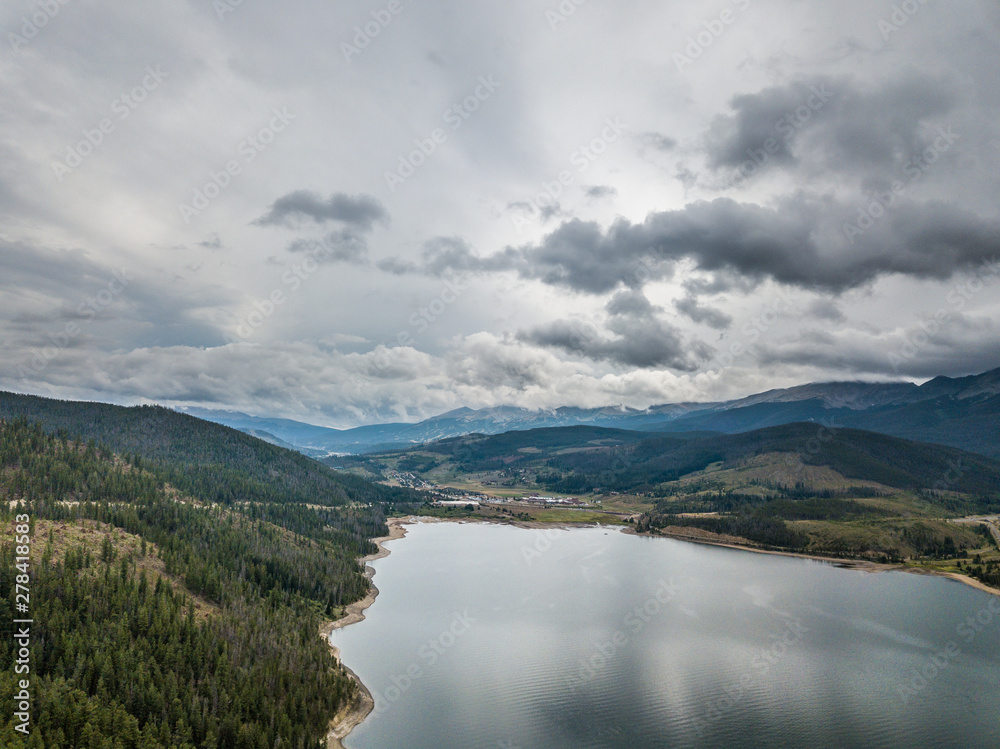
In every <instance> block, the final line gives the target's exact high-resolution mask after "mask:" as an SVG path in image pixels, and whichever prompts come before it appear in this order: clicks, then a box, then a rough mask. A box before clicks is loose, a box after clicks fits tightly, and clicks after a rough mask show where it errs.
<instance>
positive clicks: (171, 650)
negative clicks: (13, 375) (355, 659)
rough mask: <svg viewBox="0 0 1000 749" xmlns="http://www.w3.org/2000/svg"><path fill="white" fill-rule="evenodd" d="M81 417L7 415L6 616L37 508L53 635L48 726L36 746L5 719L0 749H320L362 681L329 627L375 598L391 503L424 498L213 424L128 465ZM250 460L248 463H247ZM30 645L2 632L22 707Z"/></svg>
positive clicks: (48, 633)
mask: <svg viewBox="0 0 1000 749" xmlns="http://www.w3.org/2000/svg"><path fill="white" fill-rule="evenodd" d="M105 408H107V407H105ZM121 411H126V409H122V410H121ZM128 411H131V409H129V410H128ZM170 413H172V412H170ZM149 414H151V415H152V416H153V417H154V419H155V418H157V417H163V418H165V419H166V420H168V421H169V420H171V419H173V416H170V415H169V413H168V414H167V415H164V414H162V413H160V412H159V411H158V410H146V412H145V414H140V415H145V416H148V415H149ZM183 418H184V419H188V418H189V417H183ZM191 421H193V422H195V421H196V420H193V419H192V420H191ZM80 423H82V422H75V423H72V422H71V423H64V424H61V425H59V426H58V428H55V429H54V428H53V424H52V423H51V422H50V423H49V424H48V425H47V426H48V427H49V428H50V429H53V430H54V431H55V432H56V433H50V432H47V431H46V430H45V429H43V428H42V426H41V425H39V424H37V423H30V422H29V421H27V419H24V418H18V419H14V420H9V421H6V422H0V500H2V503H3V504H2V506H0V514H2V516H3V519H4V520H5V524H4V527H5V529H7V530H6V531H5V534H4V537H3V539H2V543H0V611H2V616H3V618H4V622H5V629H6V628H7V627H9V626H10V622H11V621H12V620H13V619H14V618H16V615H15V613H14V590H15V586H14V582H15V576H16V575H17V574H19V572H18V570H17V568H16V566H15V561H16V560H15V556H16V552H15V544H14V543H13V541H14V534H13V528H14V526H15V524H14V518H15V516H16V515H18V514H25V515H28V516H29V518H30V524H31V526H32V553H31V563H30V570H31V574H30V590H31V593H30V596H31V598H30V600H31V604H30V616H31V618H32V619H33V620H34V622H35V624H34V625H33V629H32V632H33V639H32V644H31V674H32V679H33V682H32V689H33V700H32V706H31V719H32V729H33V730H32V732H31V735H30V739H25V738H24V737H23V736H22V735H21V734H19V733H17V732H15V731H14V723H13V719H12V715H11V712H10V711H9V710H8V711H5V713H4V716H3V721H4V723H3V724H2V727H0V745H2V746H3V747H11V748H14V747H53V748H57V749H76V748H79V749H136V748H141V749H148V748H151V747H176V748H177V749H191V748H193V747H209V748H214V749H256V748H258V747H259V748H260V749H264V748H265V747H267V748H269V749H270V748H272V747H290V748H291V747H295V748H299V747H301V748H305V747H309V748H310V749H314V748H315V747H318V746H321V741H322V739H323V738H324V737H325V735H326V731H327V725H328V722H329V720H330V719H331V717H332V716H333V715H334V714H335V713H336V711H337V709H338V708H339V707H340V706H341V705H342V704H343V703H344V702H345V700H348V699H350V698H351V697H352V696H353V691H354V689H355V687H354V685H353V682H352V681H350V680H349V679H348V678H347V677H346V676H345V674H344V672H343V671H342V670H341V669H340V668H339V667H338V666H337V665H336V663H335V661H334V659H333V657H332V656H331V654H330V653H329V651H328V648H327V646H326V644H325V643H324V642H323V641H322V640H321V638H319V637H318V636H317V632H318V628H319V624H320V622H321V621H322V620H324V619H328V618H331V617H332V616H335V615H337V614H338V613H339V610H340V607H342V606H343V605H345V604H347V603H349V602H352V601H354V600H357V599H358V598H360V597H362V596H363V595H364V594H365V592H366V583H365V580H364V578H363V576H362V574H361V571H360V567H359V566H358V564H357V562H356V559H357V557H358V555H361V554H365V553H367V552H369V551H371V550H372V549H373V546H372V544H371V542H370V540H369V539H370V538H371V537H373V536H377V535H380V534H381V533H382V532H384V530H385V524H384V515H383V511H384V507H385V506H386V505H395V504H399V505H405V504H407V503H408V502H411V501H412V500H413V498H414V497H415V496H418V495H416V494H415V493H412V492H407V491H404V490H393V489H388V488H386V487H380V486H375V485H372V484H367V483H366V482H363V481H361V480H358V479H355V478H353V477H342V476H341V475H340V474H337V473H336V472H333V471H331V470H330V469H328V468H326V467H325V466H320V465H319V464H317V463H315V462H313V461H311V460H309V459H307V458H303V457H302V456H297V455H295V454H293V453H287V451H283V450H280V448H273V447H272V446H271V445H266V444H265V443H262V442H259V441H258V440H254V439H253V438H250V437H248V436H246V435H242V434H240V433H238V432H233V430H227V429H225V428H220V429H222V430H223V431H222V432H221V433H220V434H221V437H222V439H223V445H222V446H221V447H220V445H219V444H217V443H214V442H213V438H214V437H215V436H218V435H216V434H215V432H216V428H215V425H206V426H205V427H204V428H202V427H200V424H204V422H200V423H198V424H196V426H197V427H198V428H196V429H191V430H189V431H190V433H191V434H190V437H191V442H190V443H189V444H187V445H185V446H183V447H182V448H178V447H177V446H176V445H171V443H170V440H176V439H178V436H177V435H174V436H172V437H169V438H168V436H166V435H165V434H164V433H163V432H161V433H158V434H157V433H154V432H148V431H142V432H138V431H135V432H132V434H133V438H132V440H131V444H130V440H129V439H126V438H125V437H124V436H122V433H119V434H118V437H117V439H116V440H113V441H114V442H116V447H117V448H118V452H115V451H113V450H112V449H110V448H108V447H106V446H102V445H99V444H98V443H96V442H94V441H88V440H85V439H80V438H79V437H78V436H77V435H74V434H72V433H71V432H70V431H69V430H70V429H71V428H72V427H73V426H75V425H78V424H80ZM126 426H127V425H126ZM107 429H108V432H109V433H113V432H114V427H113V426H109V427H107ZM94 431H95V430H93V429H90V430H87V432H89V433H90V434H93V432H94ZM124 433H125V434H127V433H128V431H127V430H125V431H124ZM147 434H148V435H149V441H150V442H151V443H152V444H153V446H151V445H150V444H147V443H146V441H145V437H144V435H147ZM84 436H87V435H86V434H85V435H84ZM157 444H158V445H159V446H156V445H157ZM124 448H129V449H124ZM227 451H228V454H227ZM234 452H235V453H236V454H237V455H239V454H241V452H245V459H244V460H243V461H241V460H229V459H228V458H229V455H231V454H232V453H234ZM282 453H286V454H282ZM174 455H176V456H177V457H176V459H174V458H173V456H174ZM260 455H263V456H264V459H263V462H261V461H262V459H261V458H260V457H259V456H260ZM268 459H269V460H270V463H268V462H266V461H267V460H268ZM216 461H218V462H216ZM191 468H198V469H199V470H193V471H192V470H190V469H191ZM216 471H217V472H218V474H219V476H218V478H219V480H218V482H217V484H216V483H215V482H213V480H212V476H213V475H214V473H215V472H216ZM218 487H222V490H221V491H220V490H219V488H218ZM306 500H308V501H306ZM98 539H100V542H98ZM14 648H15V646H14V643H13V641H12V639H11V637H10V636H6V637H4V638H3V642H2V643H0V701H2V702H3V704H5V705H8V706H10V705H13V702H14V694H15V693H16V681H15V678H16V676H15V674H14V671H13V668H12V666H13V663H14V652H15V650H14Z"/></svg>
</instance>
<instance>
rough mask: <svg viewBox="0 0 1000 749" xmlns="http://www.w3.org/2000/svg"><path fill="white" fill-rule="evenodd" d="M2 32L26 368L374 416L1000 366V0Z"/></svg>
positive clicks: (15, 16)
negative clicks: (999, 196) (999, 262)
mask: <svg viewBox="0 0 1000 749" xmlns="http://www.w3.org/2000/svg"><path fill="white" fill-rule="evenodd" d="M0 30H2V31H3V35H4V38H3V43H4V44H5V49H4V52H3V54H2V55H0V60H2V61H0V118H2V119H0V164H2V168H0V216H2V222H0V295H2V296H0V298H2V304H0V350H2V352H3V353H2V357H0V388H2V389H7V390H14V391H18V392H29V393H36V394H41V395H52V396H57V397H68V398H85V399H96V400H105V401H112V402H117V403H140V402H159V403H164V404H172V405H182V404H192V405H195V404H196V405H202V406H207V407H212V408H231V409H238V410H244V411H247V412H250V413H253V414H259V415H280V416H287V417H291V418H298V419H302V420H307V421H312V422H314V423H319V424H324V425H330V426H338V427H345V426H354V425H358V424H362V423H372V422H377V421H390V420H392V421H395V420H417V419H419V418H422V417H426V416H429V415H433V414H436V413H440V412H443V411H447V410H449V409H452V408H455V407H458V406H470V407H473V408H479V407H484V406H492V405H500V404H512V405H518V406H524V407H529V408H549V407H556V406H560V405H576V406H603V405H609V404H626V405H629V406H633V407H645V406H647V405H650V404H656V403H666V402H674V401H687V400H718V399H723V398H732V397H739V396H743V395H747V394H749V393H753V392H757V391H761V390H766V389H769V388H772V387H784V386H789V385H795V384H800V383H804V382H809V381H821V380H845V379H864V380H897V379H907V380H912V381H918V382H919V381H922V380H925V379H927V378H929V377H932V376H935V375H938V374H946V375H952V376H955V375H964V374H971V373H976V372H981V371H986V370H989V369H993V368H995V367H998V366H1000V339H998V332H1000V331H998V327H1000V325H998V320H1000V265H997V264H996V263H997V262H998V261H1000V258H998V257H997V256H998V254H1000V201H998V200H997V197H998V195H1000V189H998V188H1000V6H998V5H997V3H996V2H995V0H992V1H990V0H982V1H980V0H952V1H951V2H948V3H945V2H942V1H941V0H927V1H925V2H918V0H907V2H904V3H902V4H900V3H898V2H891V1H890V0H884V1H882V0H879V1H873V0H840V1H839V2H835V3H834V2H830V1H829V0H785V1H783V2H779V1H777V0H715V1H713V2H700V1H699V2H679V1H677V2H663V1H662V0H661V1H659V2H653V1H652V0H618V1H616V2H611V0H586V1H581V0H576V1H575V2H572V1H571V0H566V1H565V2H562V3H561V4H560V3H558V2H555V1H553V2H550V3H546V2H540V1H539V2H532V1H531V0H507V1H506V2H493V3H486V2H468V1H467V0H466V2H459V1H458V0H453V1H451V2H444V1H441V2H434V1H433V0H427V1H425V2H407V1H405V0H401V1H400V2H388V1H386V2H381V1H376V2H355V3H336V4H331V3H326V2H319V1H318V0H303V1H302V2H294V3H285V4H281V5H276V4H272V3H263V2H254V1H253V0H243V2H239V0H216V2H215V3H214V4H213V2H210V0H202V1H201V2H197V3H195V2H190V3H188V2H179V1H177V0H171V2H159V1H158V0H146V1H145V2H142V3H120V2H110V1H104V0H43V1H40V2H28V1H27V0H9V1H8V2H5V3H3V6H2V9H0Z"/></svg>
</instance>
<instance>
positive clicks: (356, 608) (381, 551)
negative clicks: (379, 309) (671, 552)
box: [319, 515, 1000, 749]
mask: <svg viewBox="0 0 1000 749" xmlns="http://www.w3.org/2000/svg"><path fill="white" fill-rule="evenodd" d="M425 522H426V523H459V524H462V523H490V524H495V525H511V526H514V527H518V528H529V529H540V528H562V529H571V528H588V527H589V528H593V527H598V526H600V525H601V524H596V525H595V524H594V523H574V522H571V521H570V522H565V523H543V522H538V521H523V520H507V519H503V520H499V519H493V518H455V519H446V518H436V517H421V516H416V515H409V516H406V517H399V518H388V519H387V520H386V525H387V526H388V527H389V535H388V536H381V537H379V538H373V539H372V542H373V543H374V544H375V545H376V546H377V547H378V551H376V552H375V553H374V554H369V555H368V556H366V557H362V558H361V559H359V560H358V561H359V562H360V563H362V564H363V565H364V566H365V571H364V575H365V578H366V579H367V580H368V585H369V590H368V594H367V595H366V596H365V597H364V598H362V599H361V600H360V601H355V602H354V603H351V604H348V605H347V606H346V607H345V609H344V615H343V616H341V617H340V618H339V619H335V620H331V621H325V622H323V624H322V625H321V626H320V630H319V634H320V637H322V638H323V639H324V640H326V641H327V644H328V645H329V648H330V652H331V653H332V654H333V657H334V658H335V659H336V660H337V663H338V665H340V666H341V668H343V669H344V671H346V672H347V675H348V676H349V677H350V678H351V679H353V680H354V682H355V684H357V686H358V694H357V696H356V697H355V698H354V700H352V701H351V702H350V703H349V704H347V705H345V706H343V707H342V708H341V709H340V711H339V712H338V713H337V715H335V716H334V717H333V718H332V719H331V721H330V726H329V730H328V732H327V743H326V746H327V749H345V747H344V745H343V743H342V740H343V739H345V738H347V736H348V735H349V734H350V733H351V731H353V730H354V728H355V727H357V726H358V725H360V724H361V723H362V722H364V720H365V719H366V718H367V717H368V716H369V715H370V714H371V713H372V711H373V710H374V709H375V700H374V698H373V697H372V694H371V692H370V691H369V689H368V687H366V686H365V685H364V683H363V682H362V681H361V679H360V678H359V677H358V675H357V674H356V673H354V671H352V670H351V669H350V668H349V667H348V666H345V665H344V663H343V661H342V660H341V658H340V650H339V649H338V648H336V647H334V645H333V644H331V643H330V642H329V640H330V635H331V634H333V632H335V631H336V630H338V629H343V628H344V627H349V626H350V625H352V624H357V623H358V622H361V621H364V619H365V610H366V609H367V608H368V607H369V606H371V605H372V604H373V603H375V599H376V598H377V597H378V594H379V590H378V588H377V587H376V586H375V583H374V582H372V578H373V577H374V575H375V568H374V567H372V566H370V565H369V564H368V563H369V562H373V561H375V560H376V559H382V558H384V557H387V556H389V554H390V553H391V551H390V550H389V549H387V548H385V546H384V544H385V543H386V542H387V541H395V540H396V539H400V538H404V537H405V536H406V526H407V525H412V524H414V523H425ZM608 525H609V526H610V527H618V528H620V532H622V533H626V534H629V535H633V536H642V537H644V538H668V539H672V540H674V541H684V542H687V543H695V544H703V545H705V546H719V547H722V548H725V549H734V550H736V551H748V552H753V553H755V554H772V555H775V556H782V557H793V558H797V559H809V560H812V561H816V562H823V563H826V564H830V565H833V566H835V567H840V568H841V569H853V570H857V571H859V572H872V573H880V572H890V571H898V572H909V573H911V574H915V575H934V576H937V577H945V578H949V579H951V580H954V581H956V582H960V583H962V584H964V585H968V586H969V587H972V588H975V589H976V590H978V591H980V592H983V593H989V594H991V595H995V596H1000V590H998V589H996V588H991V587H990V586H988V585H986V584H985V583H982V582H980V581H979V580H976V579H974V578H971V577H967V576H965V575H961V574H959V573H956V572H944V571H941V570H929V569H922V568H918V567H909V566H907V565H905V564H886V563H883V562H873V561H871V560H869V559H847V558H843V557H824V556H819V555H817V554H804V553H800V552H794V551H776V550H773V549H761V548H758V547H755V546H747V545H744V544H739V543H733V542H728V541H724V540H717V539H711V538H705V537H700V536H696V535H692V534H684V533H678V532H673V531H666V532H664V531H662V530H661V531H660V532H658V533H638V532H637V531H636V530H635V528H634V526H629V525H625V526H618V524H610V523H609V524H608Z"/></svg>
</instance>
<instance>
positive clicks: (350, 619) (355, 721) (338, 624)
mask: <svg viewBox="0 0 1000 749" xmlns="http://www.w3.org/2000/svg"><path fill="white" fill-rule="evenodd" d="M413 522H416V519H415V518H412V517H405V518H388V519H387V520H386V521H385V523H386V525H387V526H388V527H389V535H388V536H381V537H379V538H373V539H372V542H373V543H374V544H375V545H376V546H377V547H378V551H376V552H375V553H374V554H369V555H368V556H366V557H362V558H361V559H359V560H358V562H360V563H361V564H363V565H364V568H365V572H364V575H365V579H366V580H368V595H366V596H365V597H364V598H362V599H361V600H360V601H355V602H354V603H350V604H348V605H347V606H346V607H345V609H344V615H343V616H341V617H340V618H339V619H334V620H331V621H325V622H323V623H322V624H321V625H320V628H319V635H320V637H322V638H323V639H324V640H325V641H326V643H327V645H328V646H329V648H330V652H331V653H332V654H333V657H334V658H335V659H336V660H337V664H338V665H339V666H340V667H341V668H343V669H344V671H346V672H347V675H348V677H349V678H351V679H353V680H354V683H355V684H356V685H357V687H358V694H357V696H356V697H355V698H354V699H353V700H351V702H349V703H348V704H346V705H344V706H343V707H342V708H341V709H340V711H339V712H338V713H337V714H336V715H335V716H333V718H332V719H331V720H330V725H329V728H328V730H327V734H326V746H327V749H344V745H343V743H342V741H343V739H345V738H347V736H348V734H350V732H351V731H353V730H354V729H355V727H356V726H358V725H360V724H361V723H362V722H363V721H364V720H365V718H367V717H368V716H369V715H370V714H371V713H372V711H373V710H374V709H375V699H374V698H373V697H372V693H371V692H370V691H369V690H368V687H366V686H365V685H364V683H363V682H362V681H361V679H360V678H359V677H358V675H357V674H356V673H354V671H352V670H351V669H350V668H348V667H347V666H345V665H344V663H343V661H341V659H340V649H339V648H336V647H334V646H333V644H332V643H331V642H330V635H331V634H333V633H334V632H335V631H336V630H338V629H343V628H344V627H349V626H350V625H352V624H357V623H358V622H361V621H364V619H365V609H367V608H368V607H369V606H371V605H372V604H373V603H375V599H376V598H377V597H378V592H379V591H378V588H377V587H375V583H374V582H372V578H373V577H374V576H375V568H374V567H372V566H371V565H369V564H368V563H369V562H374V561H375V560H376V559H382V558H383V557H387V556H389V554H390V551H389V549H387V548H385V546H384V545H383V544H385V543H386V542H387V541H395V540H396V539H399V538H403V537H404V536H406V528H405V526H406V525H410V524H411V523H413Z"/></svg>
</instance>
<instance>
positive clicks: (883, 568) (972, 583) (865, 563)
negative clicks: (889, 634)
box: [625, 528, 1000, 596]
mask: <svg viewBox="0 0 1000 749" xmlns="http://www.w3.org/2000/svg"><path fill="white" fill-rule="evenodd" d="M625 533H631V534H633V535H636V536H645V537H647V538H672V539H674V540H675V541H687V542H689V543H694V544H704V545H706V546H721V547H723V548H726V549H736V550H737V551H752V552H754V553H755V554H773V555H775V556H779V557H796V558H798V559H811V560H814V561H817V562H826V563H827V564H832V565H833V566H835V567H841V568H844V569H852V570H858V571H860V572H889V571H890V570H897V571H899V572H909V573H912V574H914V575H935V576H937V577H947V578H949V579H951V580H955V581H956V582H960V583H964V584H965V585H968V586H969V587H972V588H975V589H976V590H979V591H982V592H983V593H989V594H991V595H994V596H1000V590H997V589H996V588H991V587H990V586H989V585H986V584H985V583H983V582H980V581H979V580H976V579H975V578H972V577H967V576H965V575H960V574H958V573H957V572H942V571H941V570H927V569H922V568H920V567H908V566H906V565H905V564H884V563H882V562H873V561H871V560H869V559H844V558H841V557H823V556H819V555H818V554H801V553H797V552H794V551H775V550H773V549H760V548H757V547H755V546H744V545H743V544H738V543H729V542H726V541H718V540H714V539H711V538H703V537H700V536H695V535H689V534H686V533H680V532H674V531H666V530H663V529H660V532H659V533H636V531H635V529H634V528H626V529H625Z"/></svg>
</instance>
